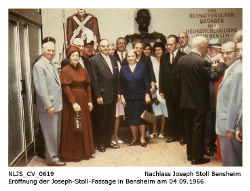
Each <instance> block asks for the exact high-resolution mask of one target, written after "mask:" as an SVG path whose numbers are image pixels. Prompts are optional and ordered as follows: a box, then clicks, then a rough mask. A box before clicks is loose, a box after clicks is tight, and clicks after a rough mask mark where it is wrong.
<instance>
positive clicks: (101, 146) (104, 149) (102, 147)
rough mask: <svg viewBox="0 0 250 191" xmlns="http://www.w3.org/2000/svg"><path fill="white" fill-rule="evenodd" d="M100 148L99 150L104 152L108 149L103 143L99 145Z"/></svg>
mask: <svg viewBox="0 0 250 191" xmlns="http://www.w3.org/2000/svg"><path fill="white" fill-rule="evenodd" d="M98 150H99V151H100V152H102V153H104V152H105V151H106V148H105V147H104V146H103V145H100V146H99V147H98Z"/></svg>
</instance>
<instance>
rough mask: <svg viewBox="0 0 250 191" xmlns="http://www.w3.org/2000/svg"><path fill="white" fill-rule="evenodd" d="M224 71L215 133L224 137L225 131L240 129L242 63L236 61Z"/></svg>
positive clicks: (218, 100) (219, 93)
mask: <svg viewBox="0 0 250 191" xmlns="http://www.w3.org/2000/svg"><path fill="white" fill-rule="evenodd" d="M228 70H229V71H226V73H225V76H224V78H223V81H222V82H221V84H220V86H219V91H218V96H217V111H216V133H217V134H218V135H221V136H226V131H231V132H235V131H236V130H241V128H242V63H241V61H240V60H237V61H236V62H235V63H234V64H233V65H232V67H230V68H228Z"/></svg>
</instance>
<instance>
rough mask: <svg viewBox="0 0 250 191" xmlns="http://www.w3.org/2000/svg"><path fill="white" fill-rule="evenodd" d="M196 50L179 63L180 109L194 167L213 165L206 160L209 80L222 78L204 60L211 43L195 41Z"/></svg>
mask: <svg viewBox="0 0 250 191" xmlns="http://www.w3.org/2000/svg"><path fill="white" fill-rule="evenodd" d="M192 43H193V50H192V52H191V53H189V54H187V55H185V56H183V57H181V58H180V59H179V63H178V73H179V76H180V82H179V83H178V84H179V85H180V108H182V109H184V124H185V135H186V141H187V158H188V160H191V164H192V165H196V164H205V163H208V162H210V160H209V159H205V158H204V136H205V119H206V111H207V110H208V109H209V80H211V81H217V80H218V79H219V78H220V75H219V74H218V72H217V71H216V70H211V63H209V62H208V61H206V60H205V59H204V58H203V57H204V56H205V55H206V53H207V46H208V40H207V39H206V38H205V37H202V36H198V37H195V38H193V41H192Z"/></svg>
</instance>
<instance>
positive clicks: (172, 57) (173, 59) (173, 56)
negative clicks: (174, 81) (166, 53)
mask: <svg viewBox="0 0 250 191" xmlns="http://www.w3.org/2000/svg"><path fill="white" fill-rule="evenodd" d="M173 63H174V53H172V63H171V64H173Z"/></svg>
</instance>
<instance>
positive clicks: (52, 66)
mask: <svg viewBox="0 0 250 191" xmlns="http://www.w3.org/2000/svg"><path fill="white" fill-rule="evenodd" d="M49 65H50V66H51V68H52V70H53V72H54V75H55V77H56V79H57V75H56V71H55V68H54V65H53V64H52V62H50V63H49ZM57 80H58V79H57Z"/></svg>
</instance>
